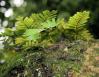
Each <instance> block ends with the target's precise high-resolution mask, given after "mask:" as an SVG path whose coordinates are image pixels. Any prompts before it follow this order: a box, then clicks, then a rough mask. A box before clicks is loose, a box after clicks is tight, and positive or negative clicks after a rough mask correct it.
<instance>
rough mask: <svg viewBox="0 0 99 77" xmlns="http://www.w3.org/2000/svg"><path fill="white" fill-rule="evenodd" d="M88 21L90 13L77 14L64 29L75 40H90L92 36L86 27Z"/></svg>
mask: <svg viewBox="0 0 99 77" xmlns="http://www.w3.org/2000/svg"><path fill="white" fill-rule="evenodd" d="M88 19H89V12H88V11H83V12H77V13H76V14H75V15H74V16H72V17H70V19H69V21H68V22H67V23H66V26H65V27H64V28H65V29H67V30H68V31H69V33H70V35H71V38H73V39H74V40H79V39H82V40H90V39H91V37H92V36H91V35H90V32H89V31H88V30H87V26H86V22H87V21H88Z"/></svg>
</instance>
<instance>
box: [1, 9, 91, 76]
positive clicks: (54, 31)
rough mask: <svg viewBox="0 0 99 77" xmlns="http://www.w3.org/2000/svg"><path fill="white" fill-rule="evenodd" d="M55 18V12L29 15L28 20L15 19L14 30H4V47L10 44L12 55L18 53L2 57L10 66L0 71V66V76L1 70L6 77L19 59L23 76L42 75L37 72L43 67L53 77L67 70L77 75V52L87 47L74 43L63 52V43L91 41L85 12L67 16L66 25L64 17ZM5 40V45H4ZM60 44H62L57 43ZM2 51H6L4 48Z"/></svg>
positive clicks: (79, 64) (78, 57)
mask: <svg viewBox="0 0 99 77" xmlns="http://www.w3.org/2000/svg"><path fill="white" fill-rule="evenodd" d="M57 17H58V16H57V12H56V11H48V10H46V11H43V12H42V13H37V14H35V13H33V14H32V15H31V16H30V17H26V18H23V17H19V18H18V19H17V22H16V26H15V30H13V29H11V28H7V29H5V32H4V33H2V35H4V34H5V36H8V39H7V40H9V39H10V44H9V43H6V44H5V46H8V45H7V44H9V45H11V47H9V50H11V51H12V52H13V51H14V52H15V53H16V51H19V52H20V53H16V54H15V55H13V56H11V55H9V54H8V55H9V56H10V57H9V58H6V62H7V61H8V62H13V63H8V62H7V63H5V65H7V67H6V68H4V69H3V68H2V67H0V68H1V73H2V70H6V69H8V70H7V71H5V72H4V73H6V74H7V73H8V72H9V71H10V69H9V68H13V67H16V66H15V65H19V64H20V62H21V61H19V59H21V58H24V59H23V60H24V63H23V62H22V65H23V66H24V65H25V67H24V74H26V76H30V77H31V75H32V74H31V73H32V72H34V71H35V70H36V69H39V71H40V72H42V70H41V69H44V68H45V66H46V67H47V66H48V67H49V68H51V70H52V72H53V74H54V75H55V76H60V77H63V75H65V74H66V71H68V69H69V68H71V70H72V71H76V72H80V69H81V68H80V66H81V65H82V62H81V61H82V60H83V59H82V58H83V52H81V49H84V48H85V47H84V48H83V46H86V45H87V44H86V45H85V44H84V45H83V44H82V43H79V41H78V42H76V43H77V44H75V42H74V45H73V46H72V45H70V46H71V47H70V48H69V49H68V47H67V50H66V51H65V50H64V48H65V46H66V45H65V43H67V41H66V40H69V43H70V41H71V40H72V41H74V40H86V42H87V41H90V40H91V39H89V38H91V35H90V33H89V32H88V30H87V27H86V26H85V24H86V22H87V20H88V18H89V12H87V11H83V12H77V14H75V15H74V16H72V17H70V19H69V21H68V22H66V21H65V19H64V18H62V19H60V18H57ZM7 40H6V42H8V41H7ZM62 41H63V43H61V42H62ZM57 42H59V45H56V43H57ZM80 42H81V41H80ZM50 46H52V47H50ZM79 46H80V47H79ZM40 47H41V49H40ZM5 51H8V50H7V49H5ZM83 51H84V50H83ZM21 52H22V53H21ZM24 53H26V54H25V55H23V54H24ZM21 54H22V55H21ZM12 57H13V58H12ZM4 59H5V58H4ZM10 59H11V60H10ZM17 60H18V61H19V63H18V61H17ZM16 63H17V64H16ZM5 65H3V67H5ZM10 65H12V66H13V67H11V66H10ZM43 65H45V66H43ZM30 67H31V68H30ZM44 70H46V69H44ZM25 71H27V73H25ZM28 74H30V75H28ZM1 76H2V74H1Z"/></svg>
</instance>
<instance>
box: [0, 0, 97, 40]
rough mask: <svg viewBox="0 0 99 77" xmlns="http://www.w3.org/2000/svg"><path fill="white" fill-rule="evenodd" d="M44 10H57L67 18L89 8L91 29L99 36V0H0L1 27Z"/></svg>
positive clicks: (10, 25)
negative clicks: (20, 17)
mask: <svg viewBox="0 0 99 77" xmlns="http://www.w3.org/2000/svg"><path fill="white" fill-rule="evenodd" d="M43 10H57V11H58V14H59V17H65V18H66V19H68V18H69V17H70V16H72V15H73V14H74V13H76V12H77V11H83V10H89V11H90V12H91V14H90V16H91V18H90V21H89V23H88V24H89V30H90V32H91V33H92V34H94V37H95V38H99V25H98V23H99V0H0V28H2V27H13V26H14V25H15V22H16V18H17V17H18V16H23V17H25V16H29V15H31V14H32V13H33V12H35V13H37V12H41V11H43Z"/></svg>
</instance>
